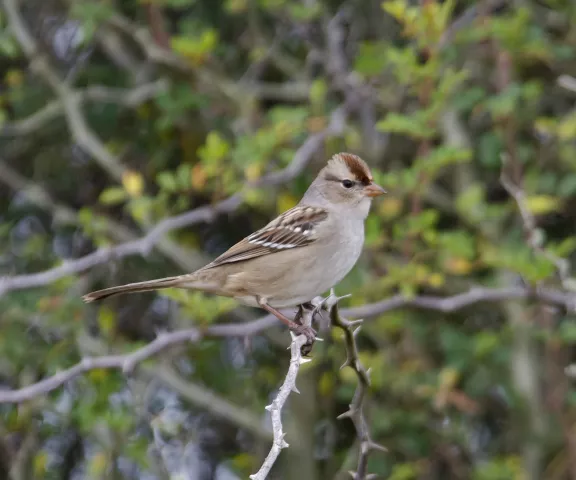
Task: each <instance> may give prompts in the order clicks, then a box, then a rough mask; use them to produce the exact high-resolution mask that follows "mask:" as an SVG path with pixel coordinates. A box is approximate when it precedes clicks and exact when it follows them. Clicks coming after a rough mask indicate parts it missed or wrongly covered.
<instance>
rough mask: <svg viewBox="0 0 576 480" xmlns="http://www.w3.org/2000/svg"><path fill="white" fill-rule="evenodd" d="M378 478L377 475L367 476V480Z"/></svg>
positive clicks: (370, 474)
mask: <svg viewBox="0 0 576 480" xmlns="http://www.w3.org/2000/svg"><path fill="white" fill-rule="evenodd" d="M376 478H378V475H377V474H375V473H369V474H368V475H366V480H375V479H376Z"/></svg>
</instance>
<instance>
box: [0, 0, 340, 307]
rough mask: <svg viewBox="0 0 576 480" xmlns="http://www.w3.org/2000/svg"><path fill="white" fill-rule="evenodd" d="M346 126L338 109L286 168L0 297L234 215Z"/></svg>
mask: <svg viewBox="0 0 576 480" xmlns="http://www.w3.org/2000/svg"><path fill="white" fill-rule="evenodd" d="M7 1H10V0H7ZM345 124H346V112H345V110H344V108H343V107H341V108H338V109H336V110H335V111H334V112H333V113H332V115H331V118H330V123H329V124H328V126H327V127H326V129H325V130H323V131H321V132H318V133H315V134H313V135H310V136H309V137H308V138H307V139H306V141H305V142H304V143H303V144H302V145H301V146H300V148H299V149H298V150H297V151H296V153H295V154H294V158H293V160H292V162H291V163H290V164H289V165H288V166H287V167H286V168H284V169H282V170H280V171H278V172H272V173H269V174H268V175H264V176H263V177H261V178H260V179H258V180H256V181H254V182H251V183H248V184H246V185H245V187H244V188H243V190H242V191H240V192H238V193H236V194H235V195H233V196H231V197H229V198H227V199H226V200H223V201H221V202H219V203H217V204H215V205H207V206H202V207H199V208H196V209H194V210H191V211H189V212H186V213H183V214H180V215H175V216H173V217H169V218H166V219H164V220H162V221H161V222H159V223H158V224H157V225H156V226H155V227H154V228H152V229H151V230H149V231H148V232H147V234H146V235H145V236H144V237H142V238H139V239H137V240H132V241H129V242H126V243H122V244H120V245H117V246H115V247H102V248H99V249H98V250H96V251H95V252H92V253H90V254H88V255H86V256H84V257H82V258H78V259H75V260H70V261H65V262H64V263H63V264H62V265H60V266H58V267H54V268H51V269H49V270H45V271H44V272H39V273H32V274H24V275H17V276H12V277H5V278H3V279H1V278H0V296H2V295H3V294H4V293H6V292H9V291H13V290H21V289H25V288H32V287H39V286H42V285H47V284H49V283H52V282H54V281H56V280H58V279H60V278H62V277H65V276H67V275H73V274H77V273H80V272H83V271H85V270H87V269H89V268H91V267H94V266H96V265H99V264H102V263H106V262H108V261H110V260H112V259H119V258H123V257H127V256H130V255H147V254H148V253H149V252H150V251H151V250H152V249H153V248H154V246H155V245H156V244H157V243H158V242H159V241H160V240H161V239H162V238H163V237H164V236H165V235H166V234H167V233H169V232H171V231H172V230H176V229H179V228H183V227H190V226H192V225H196V224H198V223H202V222H210V221H211V220H213V219H214V218H215V217H216V216H217V215H220V214H223V213H231V212H233V211H234V210H236V209H237V208H238V207H239V206H240V205H241V204H242V200H243V198H244V195H245V194H246V193H247V192H248V190H250V189H251V188H255V187H258V186H264V185H265V186H272V185H278V184H282V183H285V182H287V181H289V180H291V179H293V178H295V177H296V176H298V175H299V174H300V173H301V172H302V171H303V170H304V168H305V167H306V165H308V163H309V162H310V160H311V159H312V157H313V156H314V154H315V153H316V152H317V151H318V150H319V149H320V148H321V147H322V145H323V143H324V139H325V138H326V137H328V136H331V135H339V134H341V133H342V132H343V131H344V127H345Z"/></svg>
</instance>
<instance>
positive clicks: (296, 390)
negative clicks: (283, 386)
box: [291, 385, 300, 393]
mask: <svg viewBox="0 0 576 480" xmlns="http://www.w3.org/2000/svg"><path fill="white" fill-rule="evenodd" d="M291 390H292V391H293V392H294V393H300V390H298V387H297V386H296V385H292V389H291Z"/></svg>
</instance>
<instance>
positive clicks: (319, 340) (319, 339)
mask: <svg viewBox="0 0 576 480" xmlns="http://www.w3.org/2000/svg"><path fill="white" fill-rule="evenodd" d="M314 340H315V341H317V342H323V341H324V339H323V338H320V337H316V338H315V339H314Z"/></svg>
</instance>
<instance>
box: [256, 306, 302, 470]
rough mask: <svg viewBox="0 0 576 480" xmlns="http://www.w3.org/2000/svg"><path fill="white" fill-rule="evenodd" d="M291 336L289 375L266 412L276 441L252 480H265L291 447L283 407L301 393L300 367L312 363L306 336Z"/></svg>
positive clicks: (291, 334)
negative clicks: (304, 352) (305, 351)
mask: <svg viewBox="0 0 576 480" xmlns="http://www.w3.org/2000/svg"><path fill="white" fill-rule="evenodd" d="M310 315H313V313H312V312H310ZM290 336H291V337H292V343H291V344H290V367H289V368H288V373H287V374H286V378H285V379H284V383H283V384H282V386H281V387H280V390H279V392H278V395H277V396H276V398H275V399H274V400H273V401H272V403H271V404H270V405H268V406H267V407H266V410H268V411H269V412H270V416H271V418H272V431H273V433H274V441H273V442H272V448H271V449H270V452H269V453H268V455H267V456H266V459H265V460H264V463H263V464H262V466H261V467H260V470H258V471H257V472H256V473H254V474H252V475H250V478H251V479H252V480H264V479H265V478H266V477H267V476H268V473H270V470H271V469H272V467H273V466H274V463H275V462H276V459H277V458H278V455H280V451H281V450H282V449H283V448H288V446H289V445H288V443H287V442H286V440H284V435H285V433H284V431H283V429H282V407H284V404H285V403H286V400H287V399H288V396H289V395H290V393H291V392H296V393H300V392H298V389H297V388H296V377H297V376H298V370H299V369H300V365H302V364H303V363H307V362H310V361H311V360H310V359H309V358H302V353H301V349H302V347H303V346H304V345H305V344H306V342H307V340H306V337H305V336H304V335H299V336H297V337H295V336H294V334H293V333H292V332H290Z"/></svg>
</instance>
